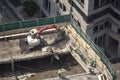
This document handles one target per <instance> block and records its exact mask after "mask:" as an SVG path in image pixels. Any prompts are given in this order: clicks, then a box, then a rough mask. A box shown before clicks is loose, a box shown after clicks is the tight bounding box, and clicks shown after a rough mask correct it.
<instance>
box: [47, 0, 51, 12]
mask: <svg viewBox="0 0 120 80" xmlns="http://www.w3.org/2000/svg"><path fill="white" fill-rule="evenodd" d="M50 6H51V4H50V1H49V10H48V12H49V13H50Z"/></svg>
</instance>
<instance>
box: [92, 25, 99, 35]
mask: <svg viewBox="0 0 120 80" xmlns="http://www.w3.org/2000/svg"><path fill="white" fill-rule="evenodd" d="M96 32H98V25H96V26H95V27H94V28H93V33H96Z"/></svg>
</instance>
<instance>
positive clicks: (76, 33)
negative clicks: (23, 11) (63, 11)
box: [0, 14, 116, 80]
mask: <svg viewBox="0 0 120 80" xmlns="http://www.w3.org/2000/svg"><path fill="white" fill-rule="evenodd" d="M6 65H7V66H6ZM5 66H6V67H5ZM0 68H1V70H0V71H1V73H0V75H1V76H0V80H5V79H6V80H8V79H9V80H14V79H16V77H17V79H18V80H23V78H24V80H38V79H39V80H115V78H116V73H115V71H114V69H113V68H112V66H111V64H110V63H109V61H108V59H107V58H106V57H105V55H104V51H103V50H101V49H100V48H99V47H98V46H96V45H95V44H94V42H93V41H92V40H91V39H90V38H89V37H88V36H87V35H86V34H85V33H84V32H83V31H82V29H81V27H80V26H79V25H78V24H77V23H76V22H75V21H74V19H73V18H72V17H71V15H70V14H68V15H64V16H57V17H51V18H41V19H35V20H29V21H24V22H15V23H8V24H2V25H0ZM6 68H7V69H6ZM3 69H5V70H6V71H5V70H3ZM25 74H26V75H25ZM29 74H31V76H29ZM27 75H28V76H27ZM13 76H15V78H13ZM21 76H22V77H21ZM26 76H27V77H26Z"/></svg>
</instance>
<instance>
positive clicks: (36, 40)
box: [26, 25, 60, 46]
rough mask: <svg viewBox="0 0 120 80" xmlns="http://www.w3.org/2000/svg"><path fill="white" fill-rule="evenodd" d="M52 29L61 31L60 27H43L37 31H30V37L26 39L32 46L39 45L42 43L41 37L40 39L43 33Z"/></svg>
mask: <svg viewBox="0 0 120 80" xmlns="http://www.w3.org/2000/svg"><path fill="white" fill-rule="evenodd" d="M52 28H55V29H56V30H57V31H59V30H60V27H58V26H56V25H49V26H46V27H42V28H40V29H38V30H37V29H32V30H30V31H29V35H28V36H27V38H26V41H27V43H28V44H29V45H30V46H36V45H39V44H40V43H41V37H40V35H41V33H42V32H43V31H45V30H48V29H52Z"/></svg>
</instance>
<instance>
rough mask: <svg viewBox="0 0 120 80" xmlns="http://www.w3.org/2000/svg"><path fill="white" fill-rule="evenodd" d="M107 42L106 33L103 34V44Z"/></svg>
mask: <svg viewBox="0 0 120 80" xmlns="http://www.w3.org/2000/svg"><path fill="white" fill-rule="evenodd" d="M104 44H105V34H104V35H103V45H104Z"/></svg>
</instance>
